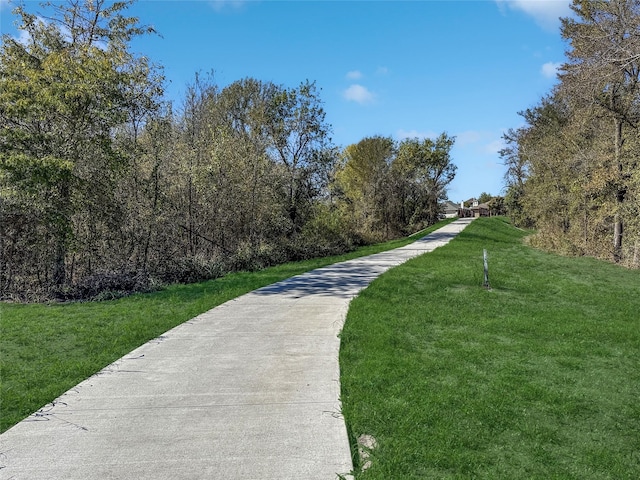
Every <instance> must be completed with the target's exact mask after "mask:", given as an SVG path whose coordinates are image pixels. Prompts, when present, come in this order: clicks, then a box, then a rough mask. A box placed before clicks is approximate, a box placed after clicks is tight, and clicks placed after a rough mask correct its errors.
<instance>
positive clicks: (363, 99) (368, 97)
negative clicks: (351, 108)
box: [342, 83, 375, 105]
mask: <svg viewBox="0 0 640 480" xmlns="http://www.w3.org/2000/svg"><path fill="white" fill-rule="evenodd" d="M342 94H343V96H344V98H346V99H347V100H349V101H350V102H356V103H359V104H361V105H364V104H366V103H371V102H373V100H374V99H375V95H374V94H373V93H371V92H370V91H369V90H368V89H367V88H366V87H363V86H362V85H358V84H357V83H354V84H353V85H351V86H350V87H349V88H347V89H346V90H345V91H344V92H343V93H342Z"/></svg>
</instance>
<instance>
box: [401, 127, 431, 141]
mask: <svg viewBox="0 0 640 480" xmlns="http://www.w3.org/2000/svg"><path fill="white" fill-rule="evenodd" d="M437 137H438V134H437V133H436V132H430V131H426V132H419V131H418V130H403V129H400V130H398V131H397V132H396V138H397V139H398V140H404V139H406V138H420V139H425V138H431V139H434V138H437Z"/></svg>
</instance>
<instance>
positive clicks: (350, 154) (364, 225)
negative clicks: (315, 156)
mask: <svg viewBox="0 0 640 480" xmlns="http://www.w3.org/2000/svg"><path fill="white" fill-rule="evenodd" d="M394 154H395V143H394V141H393V139H392V138H390V137H382V136H375V137H367V138H364V139H362V140H360V141H359V142H358V143H356V144H353V145H349V146H347V147H346V148H345V149H344V152H343V156H344V160H343V165H342V167H341V169H340V171H339V172H338V174H337V181H338V183H339V185H340V189H341V192H342V194H343V196H344V198H345V200H346V201H347V206H348V208H347V215H348V216H349V217H350V218H351V220H352V222H353V223H352V225H353V228H354V229H356V230H357V231H359V232H360V234H361V235H362V236H363V237H364V238H369V239H371V238H384V237H388V236H389V233H390V228H391V226H390V224H389V208H390V200H391V199H390V193H391V192H390V190H389V170H390V166H391V163H392V161H393V158H394Z"/></svg>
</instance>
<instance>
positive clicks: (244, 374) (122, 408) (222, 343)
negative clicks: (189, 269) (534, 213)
mask: <svg viewBox="0 0 640 480" xmlns="http://www.w3.org/2000/svg"><path fill="white" fill-rule="evenodd" d="M470 221H471V219H460V220H457V221H455V222H452V223H450V224H448V225H446V226H444V227H442V228H441V229H439V230H437V231H435V232H433V233H431V234H429V235H427V236H426V237H423V238H422V239H421V240H418V241H417V242H414V243H412V244H410V245H407V246H405V247H402V248H398V249H395V250H391V251H388V252H383V253H379V254H375V255H370V256H368V257H362V258H358V259H355V260H350V261H346V262H342V263H338V264H335V265H331V266H329V267H324V268H320V269H316V270H313V271H311V272H308V273H306V274H303V275H299V276H296V277H292V278H290V279H288V280H285V281H282V282H279V283H275V284H273V285H270V286H267V287H264V288H261V289H258V290H255V291H254V292H251V293H249V294H246V295H243V296H241V297H239V298H237V299H235V300H232V301H230V302H227V303H225V304H223V305H221V306H219V307H216V308H214V309H212V310H210V311H208V312H205V313H203V314H202V315H199V316H198V317H196V318H194V319H192V320H190V321H188V322H186V323H184V324H182V325H180V326H178V327H176V328H174V329H172V330H170V331H169V332H167V333H166V334H165V335H162V336H161V337H159V338H157V339H155V340H153V341H151V342H148V343H146V344H145V345H143V346H141V347H140V348H138V349H136V350H134V351H133V352H131V353H130V354H128V355H126V356H125V357H123V358H121V359H120V360H118V361H116V362H115V363H113V364H111V365H110V366H108V367H107V368H105V369H104V370H102V371H101V372H99V373H98V374H96V375H94V376H92V377H90V378H89V379H87V380H85V381H84V382H82V383H80V384H79V385H77V386H76V387H75V388H73V389H71V390H69V391H68V392H66V393H65V394H63V395H62V396H60V397H59V398H58V399H56V400H55V401H54V402H52V403H51V404H49V405H46V406H45V407H43V408H42V409H40V410H39V411H38V412H36V413H35V414H33V415H31V416H30V417H28V418H27V419H25V420H24V421H22V422H20V423H18V424H17V425H16V426H14V427H13V428H11V429H9V430H8V431H6V432H5V433H4V434H2V435H1V436H0V445H1V447H0V452H1V453H2V455H0V478H12V479H30V480H37V479H45V478H46V479H50V478H64V479H66V480H73V479H78V480H80V479H81V480H91V479H104V478H136V479H153V480H159V479H172V480H175V479H189V480H192V479H197V478H203V479H204V478H206V479H211V478H224V479H236V478H243V479H246V478H256V479H261V480H267V479H279V480H282V479H296V480H297V479H299V478H305V479H334V478H336V475H337V474H341V475H347V474H349V472H350V471H351V470H352V461H351V454H350V448H349V442H348V438H347V432H346V428H345V425H344V420H343V418H342V416H341V414H340V401H339V394H340V384H339V366H338V351H339V346H340V342H339V338H338V334H339V332H340V330H341V328H342V325H343V322H344V319H345V316H346V312H347V309H348V305H349V302H350V301H351V299H352V298H353V297H354V296H356V295H357V294H358V292H359V291H360V290H362V289H363V288H365V287H366V286H367V285H368V284H369V283H370V282H371V281H372V280H374V279H375V278H376V277H378V276H379V275H380V274H382V273H383V272H385V271H386V270H388V269H389V268H392V267H394V266H396V265H399V264H401V263H403V262H405V261H406V260H409V259H410V258H413V257H415V256H418V255H420V254H422V253H425V252H429V251H432V250H433V249H435V248H437V247H439V246H441V245H444V244H446V243H447V242H448V241H449V240H451V239H452V238H453V237H455V236H456V235H457V234H458V233H459V232H460V231H462V230H463V229H464V228H465V227H466V226H467V225H468V224H469V223H470Z"/></svg>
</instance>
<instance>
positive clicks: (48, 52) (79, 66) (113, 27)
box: [0, 0, 162, 285]
mask: <svg viewBox="0 0 640 480" xmlns="http://www.w3.org/2000/svg"><path fill="white" fill-rule="evenodd" d="M130 4H131V2H116V3H113V4H107V2H105V1H103V0H87V1H83V2H79V1H74V0H70V1H68V2H66V3H63V4H45V5H44V8H47V9H48V11H47V15H46V18H47V20H44V18H45V17H44V16H38V15H36V14H33V13H29V12H27V11H26V9H25V8H24V7H22V6H21V7H18V8H16V9H15V10H14V13H15V14H16V15H17V16H18V18H19V19H20V22H21V23H20V29H21V30H22V31H24V32H26V33H27V37H28V39H27V40H26V41H25V42H19V41H18V40H16V39H14V38H12V37H10V36H8V35H4V36H3V45H2V48H1V49H0V182H1V186H2V190H3V197H4V201H3V205H2V207H3V208H4V209H5V210H6V209H9V210H11V211H13V212H15V213H14V214H15V215H18V214H19V213H18V212H20V214H23V215H29V216H31V217H32V218H33V219H34V220H36V225H34V227H33V229H34V232H38V234H37V235H34V238H38V237H39V238H40V239H45V238H47V237H51V238H52V241H51V243H50V244H46V245H33V247H34V248H36V249H40V250H41V253H42V254H43V256H45V257H46V258H50V259H51V261H50V264H51V268H50V270H49V271H48V272H47V277H48V279H49V280H50V281H52V282H53V283H54V284H56V285H62V284H64V283H65V282H66V281H67V280H68V272H67V263H68V261H69V252H70V249H78V248H80V247H81V245H79V243H78V242H79V241H80V239H81V235H79V234H78V232H80V231H81V230H87V231H89V232H96V231H98V230H101V229H106V230H113V227H114V225H115V224H116V223H117V221H118V218H119V213H120V212H119V207H118V201H117V199H116V198H115V192H116V189H115V185H116V183H117V179H118V175H119V173H120V172H122V171H123V167H124V166H125V165H126V164H127V162H128V158H127V151H126V150H125V149H123V148H121V145H120V144H119V143H118V142H117V141H116V134H117V132H118V129H120V128H122V127H123V126H125V125H127V124H129V123H130V122H131V120H132V118H135V119H138V120H139V119H141V118H142V117H143V116H144V115H146V114H147V113H149V112H152V111H153V110H154V109H155V108H156V107H157V106H158V99H159V96H160V95H161V93H162V84H161V80H162V79H161V76H160V75H158V73H157V70H156V69H155V68H154V67H153V66H152V65H150V64H149V62H148V61H147V59H146V58H144V57H136V56H134V55H133V54H132V53H131V52H130V51H129V49H128V43H129V41H130V40H131V39H132V38H133V37H135V36H137V35H141V34H144V33H148V32H150V31H151V29H149V28H145V27H142V26H140V24H139V23H138V20H137V19H136V18H132V17H126V16H124V14H123V12H124V10H125V9H126V8H127V7H128V6H129V5H130ZM80 218H85V219H88V221H90V225H88V226H87V225H84V224H83V225H82V226H80V225H77V224H74V222H75V221H76V220H77V219H80ZM101 225H104V226H105V227H104V228H103V227H101ZM85 227H86V228H85ZM89 268H91V267H89Z"/></svg>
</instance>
